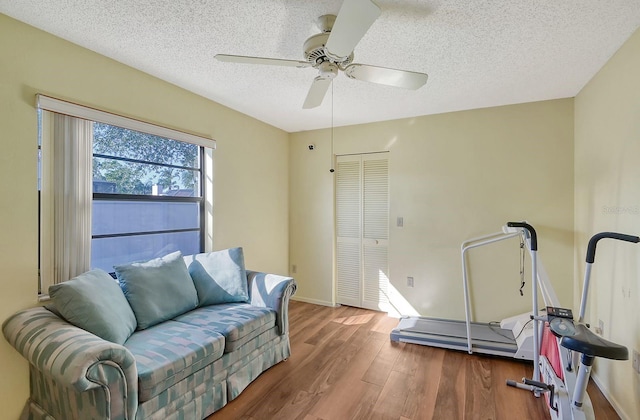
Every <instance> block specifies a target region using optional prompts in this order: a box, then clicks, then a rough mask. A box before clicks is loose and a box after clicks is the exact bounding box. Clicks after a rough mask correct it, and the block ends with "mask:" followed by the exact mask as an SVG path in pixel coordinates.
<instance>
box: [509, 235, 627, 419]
mask: <svg viewBox="0 0 640 420" xmlns="http://www.w3.org/2000/svg"><path fill="white" fill-rule="evenodd" d="M507 226H508V227H510V228H514V229H522V230H523V231H524V232H526V235H527V237H528V241H527V242H528V244H529V246H530V252H531V256H532V258H531V259H532V266H533V273H532V275H533V278H534V281H533V283H534V284H533V286H532V288H533V302H534V306H533V308H534V309H533V314H532V316H531V319H532V321H533V324H534V334H535V337H534V347H535V348H534V372H533V376H532V379H528V378H523V379H522V382H516V381H513V380H508V381H507V385H509V386H514V387H517V388H521V389H526V390H529V391H531V392H533V394H534V395H535V396H536V397H540V396H541V395H543V394H544V395H545V397H546V400H547V404H548V407H549V413H550V415H551V419H552V420H557V419H562V420H567V419H574V420H578V419H580V420H582V419H594V418H595V416H594V412H593V406H592V405H591V401H590V399H589V396H588V394H587V392H586V390H587V385H588V382H589V377H590V375H591V367H592V366H593V362H594V360H595V358H596V357H603V358H605V359H612V360H628V359H629V351H628V349H627V348H626V347H624V346H621V345H619V344H616V343H613V342H611V341H607V340H605V339H603V338H602V337H600V336H598V335H596V334H595V333H593V332H591V330H589V325H588V324H585V323H584V315H585V311H586V306H587V297H588V293H589V281H590V277H591V267H592V265H593V263H594V261H595V254H596V245H597V243H598V241H599V240H600V239H604V238H609V239H615V240H620V241H625V242H632V243H638V242H640V238H639V237H637V236H631V235H624V234H621V233H614V232H602V233H598V234H597V235H594V236H593V237H592V238H591V239H590V240H589V245H588V247H587V257H586V268H585V276H584V283H583V286H582V298H581V302H580V313H579V316H578V320H577V322H574V320H573V313H572V311H571V309H566V308H561V307H559V305H557V303H553V306H547V308H546V316H538V313H537V285H536V282H537V281H536V279H537V274H536V251H537V235H536V232H535V229H534V228H533V227H532V226H531V225H529V224H527V223H524V222H509V223H508V224H507ZM540 324H543V325H544V328H543V329H540ZM537 337H540V338H541V340H540V339H536V338H537Z"/></svg>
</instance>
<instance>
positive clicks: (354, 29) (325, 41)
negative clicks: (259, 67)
mask: <svg viewBox="0 0 640 420" xmlns="http://www.w3.org/2000/svg"><path fill="white" fill-rule="evenodd" d="M380 13H381V11H380V8H379V7H378V6H377V5H376V4H375V3H373V2H372V1H371V0H344V3H343V4H342V7H341V8H340V11H339V12H338V16H335V15H323V16H320V17H319V18H318V21H317V23H318V27H319V28H320V30H321V31H322V32H321V33H319V34H316V35H313V36H312V37H310V38H309V39H307V40H306V41H305V43H304V57H305V61H302V60H283V59H279V58H264V57H248V56H241V55H226V54H217V55H216V56H215V58H217V59H218V60H220V61H225V62H233V63H245V64H266V65H274V66H288V67H299V68H305V67H313V68H315V69H318V71H319V74H318V76H316V78H315V79H314V80H313V83H312V84H311V88H310V89H309V93H307V97H306V99H305V101H304V105H303V106H302V107H303V108H307V109H308V108H315V107H317V106H320V104H322V100H323V99H324V97H325V94H326V93H327V90H328V89H329V86H330V85H331V81H332V80H333V78H335V77H336V76H337V75H338V71H340V70H342V71H344V73H345V74H346V75H347V77H349V78H351V79H356V80H364V81H366V82H372V83H378V84H382V85H388V86H396V87H401V88H406V89H414V90H415V89H418V88H420V87H421V86H423V85H424V84H425V83H426V82H427V75H426V74H425V73H417V72H413V71H407V70H397V69H390V68H386V67H377V66H369V65H366V64H357V63H353V50H354V48H355V47H356V45H357V44H358V42H360V40H361V39H362V37H363V36H364V34H365V33H366V32H367V30H368V29H369V27H371V25H372V24H373V22H375V20H376V19H377V18H378V16H380Z"/></svg>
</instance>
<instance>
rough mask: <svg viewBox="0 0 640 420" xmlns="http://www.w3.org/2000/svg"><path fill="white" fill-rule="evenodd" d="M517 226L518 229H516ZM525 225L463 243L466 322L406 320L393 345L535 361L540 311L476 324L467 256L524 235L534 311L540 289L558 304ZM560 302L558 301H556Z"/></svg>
mask: <svg viewBox="0 0 640 420" xmlns="http://www.w3.org/2000/svg"><path fill="white" fill-rule="evenodd" d="M512 225H515V226H512ZM521 225H526V226H529V225H527V224H526V223H511V222H510V223H508V224H507V226H505V227H503V228H502V231H501V232H497V233H493V234H490V235H485V236H481V237H478V238H474V239H470V240H468V241H465V242H463V243H462V246H461V256H462V277H463V286H464V299H465V315H466V319H465V320H464V321H458V320H450V319H440V318H428V317H413V316H412V317H402V318H400V322H399V323H398V326H397V327H396V328H394V329H393V330H392V331H391V341H394V342H402V343H412V344H421V345H427V346H432V347H441V348H446V349H453V350H466V351H467V352H468V353H469V354H472V353H474V352H476V353H482V354H491V355H496V356H503V357H513V358H516V359H523V360H534V359H535V355H534V354H535V350H534V349H535V348H536V347H537V341H538V340H537V337H536V331H535V328H534V324H536V323H532V322H531V316H532V314H533V313H534V312H535V315H537V312H538V311H537V310H533V311H532V312H528V313H524V314H520V315H516V316H514V317H511V318H506V319H504V320H502V321H501V322H500V325H497V324H495V323H482V322H472V321H471V318H470V313H471V310H470V306H471V305H470V303H469V285H468V269H467V261H466V258H465V257H466V253H467V252H468V251H469V250H470V249H473V248H477V247H480V246H484V245H488V244H492V243H495V242H499V241H503V240H506V239H509V238H513V237H516V236H520V235H524V238H525V241H526V243H527V245H528V249H529V250H530V252H531V256H532V263H533V265H534V269H533V270H532V277H533V278H534V279H537V280H538V281H537V282H535V281H532V288H533V289H535V292H534V293H533V295H534V296H533V300H534V302H533V308H536V307H537V286H536V284H537V285H539V287H540V288H541V290H542V293H543V296H544V299H545V302H547V301H554V300H553V297H555V292H554V291H553V289H552V288H551V286H550V282H549V280H548V276H547V274H546V271H545V270H544V267H542V264H541V263H540V262H538V261H537V258H536V255H535V254H536V250H537V243H536V240H535V238H534V241H533V244H534V246H533V248H532V240H531V236H530V234H529V231H528V230H527V229H526V228H523V227H522V226H521ZM555 301H557V298H556V299H555Z"/></svg>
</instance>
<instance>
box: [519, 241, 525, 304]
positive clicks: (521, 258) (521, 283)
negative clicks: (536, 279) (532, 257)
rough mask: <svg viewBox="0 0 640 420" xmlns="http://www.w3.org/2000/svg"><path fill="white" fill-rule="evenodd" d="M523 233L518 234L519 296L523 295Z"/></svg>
mask: <svg viewBox="0 0 640 420" xmlns="http://www.w3.org/2000/svg"><path fill="white" fill-rule="evenodd" d="M522 289H524V234H523V235H521V236H520V296H524V293H523V292H522Z"/></svg>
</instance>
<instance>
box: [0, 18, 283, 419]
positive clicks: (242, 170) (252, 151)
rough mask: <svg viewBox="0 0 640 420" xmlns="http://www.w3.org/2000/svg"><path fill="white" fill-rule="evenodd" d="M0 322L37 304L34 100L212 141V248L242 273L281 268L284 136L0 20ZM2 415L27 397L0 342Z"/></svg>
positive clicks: (22, 378)
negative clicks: (235, 256)
mask: <svg viewBox="0 0 640 420" xmlns="http://www.w3.org/2000/svg"><path fill="white" fill-rule="evenodd" d="M0 57H1V58H0V110H1V112H0V143H1V145H2V153H0V179H2V182H0V197H2V200H1V201H0V232H2V235H1V238H2V239H1V241H2V242H1V244H2V245H1V247H2V248H1V250H2V252H0V266H1V267H2V276H0V290H1V291H2V292H1V293H0V321H4V319H5V318H6V317H7V316H9V315H10V314H12V313H13V312H15V311H17V310H19V309H22V308H25V307H29V306H34V305H35V304H36V293H37V289H36V282H37V251H38V248H37V243H38V238H37V212H38V207H37V195H36V185H37V184H36V159H37V149H36V111H35V107H34V104H35V94H36V93H45V94H49V95H51V96H54V97H58V98H61V99H68V100H72V101H76V102H78V103H82V104H87V105H91V106H94V107H97V108H100V109H103V110H107V111H114V112H117V113H120V114H124V115H127V116H132V117H135V118H139V119H142V120H146V121H149V122H155V123H161V124H162V125H166V126H169V127H171V128H176V129H180V130H184V131H191V132H195V133H198V134H204V135H209V136H211V137H213V138H214V139H216V140H217V146H218V148H217V150H216V151H215V170H214V176H215V179H214V185H215V216H214V230H215V238H214V248H215V249H221V248H226V247H231V246H243V247H244V249H245V256H246V262H247V265H248V266H249V267H250V268H253V269H258V270H266V271H270V272H275V273H283V274H284V273H286V272H287V267H288V249H289V244H288V202H289V198H288V179H289V169H288V150H289V145H288V138H289V136H288V134H287V133H286V132H284V131H281V130H279V129H276V128H274V127H272V126H269V125H266V124H264V123H261V122H259V121H256V120H254V119H252V118H249V117H247V116H245V115H242V114H240V113H238V112H235V111H233V110H230V109H228V108H226V107H223V106H221V105H219V104H216V103H214V102H211V101H209V100H206V99H204V98H202V97H200V96H197V95H195V94H192V93H190V92H187V91H185V90H183V89H180V88H178V87H176V86H173V85H170V84H168V83H166V82H163V81H160V80H158V79H156V78H154V77H151V76H149V75H147V74H144V73H142V72H139V71H137V70H134V69H132V68H130V67H127V66H125V65H122V64H120V63H117V62H115V61H113V60H110V59H108V58H105V57H103V56H100V55H98V54H96V53H93V52H91V51H89V50H86V49H83V48H80V47H78V46H76V45H73V44H71V43H68V42H65V41H63V40H61V39H59V38H56V37H54V36H51V35H49V34H46V33H44V32H42V31H39V30H36V29H34V28H32V27H29V26H27V25H24V24H22V23H20V22H17V21H15V20H13V19H11V18H8V17H7V16H5V15H0ZM0 366H1V368H2V375H0V407H2V415H1V417H2V418H7V419H15V418H18V416H19V412H20V410H21V408H22V406H23V405H24V403H25V401H26V400H27V397H28V369H27V363H26V361H25V360H24V359H23V358H22V357H20V356H19V355H18V353H17V352H16V351H15V350H13V348H11V347H10V346H9V345H8V344H7V343H6V341H5V340H4V339H0Z"/></svg>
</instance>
